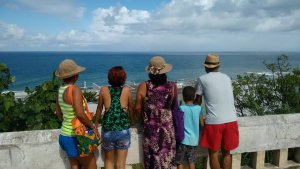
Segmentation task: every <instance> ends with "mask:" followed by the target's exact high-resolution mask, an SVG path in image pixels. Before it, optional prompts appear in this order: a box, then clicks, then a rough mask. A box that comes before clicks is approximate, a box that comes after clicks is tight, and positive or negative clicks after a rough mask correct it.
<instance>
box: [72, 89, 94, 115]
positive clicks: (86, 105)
mask: <svg viewBox="0 0 300 169" xmlns="http://www.w3.org/2000/svg"><path fill="white" fill-rule="evenodd" d="M73 88H74V85H71V86H69V88H68V97H69V98H70V100H71V105H73V103H74V102H73ZM83 101H84V105H85V110H86V112H89V107H88V104H87V101H86V99H85V98H84V96H83Z"/></svg>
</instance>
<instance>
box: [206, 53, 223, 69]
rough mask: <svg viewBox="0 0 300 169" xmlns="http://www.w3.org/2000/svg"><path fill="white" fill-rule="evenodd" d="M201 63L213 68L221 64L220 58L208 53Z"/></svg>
mask: <svg viewBox="0 0 300 169" xmlns="http://www.w3.org/2000/svg"><path fill="white" fill-rule="evenodd" d="M203 65H204V66H205V67H207V68H215V67H218V66H220V65H221V63H220V58H219V56H218V55H216V54H208V55H207V56H206V59H205V62H204V63H203Z"/></svg>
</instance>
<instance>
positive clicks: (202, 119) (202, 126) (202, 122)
mask: <svg viewBox="0 0 300 169" xmlns="http://www.w3.org/2000/svg"><path fill="white" fill-rule="evenodd" d="M200 128H201V130H203V129H204V118H203V114H201V116H200Z"/></svg>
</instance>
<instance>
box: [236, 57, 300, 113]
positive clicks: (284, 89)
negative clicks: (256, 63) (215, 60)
mask: <svg viewBox="0 0 300 169" xmlns="http://www.w3.org/2000/svg"><path fill="white" fill-rule="evenodd" d="M264 64H265V66H266V68H267V69H268V70H269V71H270V72H271V74H272V75H271V76H267V75H264V74H263V75H258V74H244V75H238V76H237V79H236V80H235V81H234V82H233V87H234V95H235V105H236V108H237V110H238V112H239V113H240V115H241V116H244V115H246V114H245V112H250V113H251V115H266V114H284V113H296V112H300V92H299V86H300V69H299V68H297V67H296V68H293V67H291V65H290V64H289V63H288V56H286V55H280V56H278V57H277V61H276V62H275V63H266V62H264Z"/></svg>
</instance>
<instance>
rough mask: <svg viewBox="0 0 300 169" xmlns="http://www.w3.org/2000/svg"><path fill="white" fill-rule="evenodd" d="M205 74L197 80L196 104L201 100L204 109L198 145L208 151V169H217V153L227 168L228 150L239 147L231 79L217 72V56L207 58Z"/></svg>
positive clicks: (228, 165)
mask: <svg viewBox="0 0 300 169" xmlns="http://www.w3.org/2000/svg"><path fill="white" fill-rule="evenodd" d="M204 67H205V70H206V72H207V74H205V75H202V76H200V77H199V78H198V79H197V84H196V86H195V89H196V99H195V103H196V104H201V102H202V96H204V100H205V106H206V116H205V126H204V131H203V132H202V136H201V139H200V145H201V146H202V147H207V148H208V150H209V159H210V160H209V161H210V167H211V168H212V169H220V164H219V157H218V154H219V150H220V149H221V150H222V157H223V164H222V166H223V167H222V168H223V169H230V168H231V155H230V150H233V149H235V148H237V147H238V145H239V131H238V124H237V115H236V110H235V107H234V98H233V90H232V85H231V79H230V78H229V77H228V76H227V75H226V74H224V73H221V72H219V67H220V59H219V56H218V55H215V54H208V55H207V57H206V60H205V63H204Z"/></svg>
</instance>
